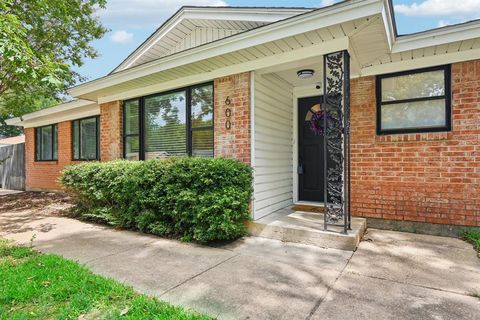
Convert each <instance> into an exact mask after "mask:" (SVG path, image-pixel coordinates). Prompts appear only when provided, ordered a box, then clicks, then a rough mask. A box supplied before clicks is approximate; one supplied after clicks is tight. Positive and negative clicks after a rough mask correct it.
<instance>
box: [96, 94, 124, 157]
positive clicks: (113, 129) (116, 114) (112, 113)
mask: <svg viewBox="0 0 480 320" xmlns="http://www.w3.org/2000/svg"><path fill="white" fill-rule="evenodd" d="M122 116H123V111H122V105H121V102H120V101H112V102H108V103H104V104H101V105H100V159H101V160H102V161H108V160H115V159H121V158H123V137H122V134H123V133H122V132H123V131H122V130H123V120H122Z"/></svg>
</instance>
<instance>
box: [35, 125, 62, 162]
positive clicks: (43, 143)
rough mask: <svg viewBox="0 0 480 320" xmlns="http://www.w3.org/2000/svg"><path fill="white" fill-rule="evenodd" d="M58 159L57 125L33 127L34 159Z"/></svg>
mask: <svg viewBox="0 0 480 320" xmlns="http://www.w3.org/2000/svg"><path fill="white" fill-rule="evenodd" d="M57 159H58V126H57V125H56V124H51V125H48V126H43V127H38V128H35V160H36V161H56V160H57Z"/></svg>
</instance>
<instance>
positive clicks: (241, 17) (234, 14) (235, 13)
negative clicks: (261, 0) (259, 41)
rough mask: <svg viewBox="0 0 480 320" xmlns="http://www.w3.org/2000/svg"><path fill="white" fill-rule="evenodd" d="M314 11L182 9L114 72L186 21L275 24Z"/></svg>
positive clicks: (228, 8)
mask: <svg viewBox="0 0 480 320" xmlns="http://www.w3.org/2000/svg"><path fill="white" fill-rule="evenodd" d="M309 11H312V9H304V8H298V9H294V8H233V7H203V8H202V7H182V8H181V9H180V10H179V11H178V12H177V13H175V14H174V15H173V16H172V17H171V18H170V19H169V20H167V21H166V22H165V24H164V25H162V26H161V27H160V28H159V29H158V30H157V31H155V33H154V35H153V36H151V37H150V38H149V39H147V40H146V41H145V42H144V43H142V44H141V45H140V46H139V47H138V48H137V49H135V51H134V52H133V54H131V55H130V56H129V57H127V58H126V59H125V60H124V61H123V62H122V63H121V64H120V65H119V66H117V67H116V68H115V69H114V71H113V72H118V71H119V70H124V69H127V68H129V67H130V66H131V65H132V64H133V63H135V61H137V60H138V59H139V58H140V57H141V56H143V55H144V54H145V52H147V51H148V50H150V48H152V47H153V46H154V45H155V44H157V43H158V42H159V41H160V40H161V39H162V38H163V37H164V36H165V35H166V34H168V33H169V32H170V31H171V30H172V29H174V28H175V27H176V26H177V25H178V24H179V23H181V22H182V21H183V20H185V19H199V20H203V19H205V20H233V21H259V22H268V23H271V22H275V21H278V20H282V19H285V18H288V17H291V16H292V15H298V14H301V13H305V12H309Z"/></svg>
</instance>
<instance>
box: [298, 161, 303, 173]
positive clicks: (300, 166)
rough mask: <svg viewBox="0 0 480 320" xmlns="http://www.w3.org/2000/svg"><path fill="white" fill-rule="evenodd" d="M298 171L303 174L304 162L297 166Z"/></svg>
mask: <svg viewBox="0 0 480 320" xmlns="http://www.w3.org/2000/svg"><path fill="white" fill-rule="evenodd" d="M297 173H298V174H303V163H300V164H299V165H298V168H297Z"/></svg>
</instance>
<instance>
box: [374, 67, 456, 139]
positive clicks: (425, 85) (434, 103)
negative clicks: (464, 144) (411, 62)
mask: <svg viewBox="0 0 480 320" xmlns="http://www.w3.org/2000/svg"><path fill="white" fill-rule="evenodd" d="M450 116H451V94H450V66H441V67H435V68H428V69H422V70H414V71H409V72H401V73H395V74H389V75H382V76H378V77H377V133H378V134H393V133H416V132H435V131H449V130H451V121H450Z"/></svg>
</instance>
